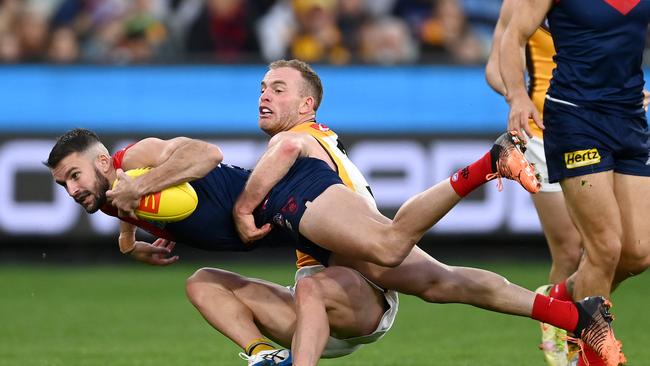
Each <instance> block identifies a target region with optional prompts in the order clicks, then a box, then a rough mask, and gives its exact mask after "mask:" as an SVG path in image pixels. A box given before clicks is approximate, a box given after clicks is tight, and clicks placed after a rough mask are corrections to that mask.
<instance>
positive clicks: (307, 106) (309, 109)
mask: <svg viewBox="0 0 650 366" xmlns="http://www.w3.org/2000/svg"><path fill="white" fill-rule="evenodd" d="M315 103H316V101H315V100H314V97H312V96H311V95H309V96H307V97H305V98H304V99H303V100H302V104H300V109H299V111H300V113H301V114H309V113H314V105H315Z"/></svg>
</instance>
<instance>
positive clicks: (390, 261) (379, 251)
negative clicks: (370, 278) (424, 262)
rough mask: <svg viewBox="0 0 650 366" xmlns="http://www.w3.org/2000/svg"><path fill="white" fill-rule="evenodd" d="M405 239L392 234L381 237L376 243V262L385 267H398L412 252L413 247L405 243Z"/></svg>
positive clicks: (374, 252) (374, 253)
mask: <svg viewBox="0 0 650 366" xmlns="http://www.w3.org/2000/svg"><path fill="white" fill-rule="evenodd" d="M404 242H405V239H403V238H401V237H398V236H397V235H394V234H392V233H386V234H385V235H380V236H379V237H378V239H377V241H376V243H377V245H376V246H375V248H374V250H373V251H372V252H373V255H374V257H375V260H374V262H375V263H376V264H378V265H380V266H383V267H397V266H399V265H400V264H402V262H403V261H404V259H406V257H407V256H408V254H409V253H410V252H411V250H412V248H413V245H407V244H405V243H404Z"/></svg>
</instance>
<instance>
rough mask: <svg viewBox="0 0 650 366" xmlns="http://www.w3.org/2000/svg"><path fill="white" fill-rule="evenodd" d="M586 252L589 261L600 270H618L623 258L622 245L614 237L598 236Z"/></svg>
mask: <svg viewBox="0 0 650 366" xmlns="http://www.w3.org/2000/svg"><path fill="white" fill-rule="evenodd" d="M586 245H589V248H588V249H587V250H586V251H585V255H586V256H587V259H588V260H589V261H590V262H591V263H593V264H594V265H595V266H597V267H599V268H612V269H614V268H616V266H617V264H618V262H619V259H620V258H621V249H622V247H623V246H622V244H621V241H620V239H619V238H618V237H617V236H614V235H602V236H597V237H596V239H595V240H592V241H591V243H589V244H586Z"/></svg>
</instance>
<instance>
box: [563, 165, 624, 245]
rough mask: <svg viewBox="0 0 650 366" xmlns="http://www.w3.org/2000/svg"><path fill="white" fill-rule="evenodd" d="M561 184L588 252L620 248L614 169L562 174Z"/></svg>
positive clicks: (619, 223) (619, 218)
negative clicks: (568, 174)
mask: <svg viewBox="0 0 650 366" xmlns="http://www.w3.org/2000/svg"><path fill="white" fill-rule="evenodd" d="M561 184H562V190H563V192H564V197H565V199H566V204H567V207H568V209H569V213H570V214H571V217H572V218H573V222H574V223H575V225H576V227H577V228H578V230H579V232H580V234H581V235H582V238H583V245H584V247H585V252H586V253H587V255H590V253H593V254H598V253H601V252H602V251H612V250H620V240H621V230H622V228H621V216H620V211H619V205H618V203H617V201H616V195H615V193H614V173H613V172H612V171H605V172H599V173H593V174H587V175H582V176H577V177H571V178H565V179H563V180H562V181H561Z"/></svg>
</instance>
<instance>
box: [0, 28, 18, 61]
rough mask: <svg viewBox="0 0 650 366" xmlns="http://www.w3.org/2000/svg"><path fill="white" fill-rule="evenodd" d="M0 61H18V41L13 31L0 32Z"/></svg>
mask: <svg viewBox="0 0 650 366" xmlns="http://www.w3.org/2000/svg"><path fill="white" fill-rule="evenodd" d="M0 62H2V63H17V62H20V42H19V41H18V37H16V35H15V34H14V33H9V32H6V33H2V32H0Z"/></svg>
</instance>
